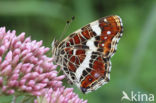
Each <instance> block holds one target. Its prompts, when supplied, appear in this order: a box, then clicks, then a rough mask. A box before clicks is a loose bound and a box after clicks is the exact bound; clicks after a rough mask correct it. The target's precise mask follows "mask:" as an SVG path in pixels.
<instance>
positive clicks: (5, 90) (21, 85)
mask: <svg viewBox="0 0 156 103" xmlns="http://www.w3.org/2000/svg"><path fill="white" fill-rule="evenodd" d="M48 51H49V48H47V47H44V46H42V41H39V42H37V41H36V40H31V38H30V37H27V38H25V33H21V34H20V35H19V36H16V31H12V32H11V31H8V32H6V30H5V27H2V28H0V95H1V94H14V93H17V92H19V93H22V94H24V93H29V94H32V95H34V96H38V99H37V100H35V102H36V103H86V102H87V101H83V100H82V99H79V97H78V95H77V94H75V93H74V92H73V89H72V88H66V89H65V88H64V86H62V79H64V77H65V76H64V75H61V76H57V74H58V73H57V71H56V67H57V66H56V65H54V64H53V58H50V57H47V56H46V55H45V53H47V52H48ZM41 98H44V99H43V100H44V101H43V100H42V101H41Z"/></svg>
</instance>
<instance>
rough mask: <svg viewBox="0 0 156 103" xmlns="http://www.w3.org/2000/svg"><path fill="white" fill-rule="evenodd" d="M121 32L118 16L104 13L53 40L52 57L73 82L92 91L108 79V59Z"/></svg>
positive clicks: (87, 90) (109, 66) (83, 90)
mask: <svg viewBox="0 0 156 103" xmlns="http://www.w3.org/2000/svg"><path fill="white" fill-rule="evenodd" d="M122 32H123V26H122V21H121V19H120V17H119V16H116V15H115V16H108V17H103V18H101V19H99V20H96V21H94V22H92V23H90V24H88V25H86V26H84V27H82V28H81V29H79V30H77V31H76V32H74V33H72V34H71V35H69V36H68V37H66V38H65V39H64V40H63V41H61V42H58V41H56V40H55V41H53V44H52V47H53V49H52V50H53V57H54V58H55V61H56V63H57V64H58V65H60V66H61V68H62V70H63V72H64V73H65V75H66V76H67V78H68V79H69V80H70V81H71V82H72V83H73V84H75V85H77V87H78V88H80V89H81V91H82V92H83V93H88V92H91V91H93V90H96V89H97V88H99V87H101V86H102V85H104V84H106V83H107V82H108V81H109V79H110V71H111V61H110V59H111V57H112V56H113V54H114V53H115V51H116V49H117V43H118V41H119V39H120V37H121V36H122Z"/></svg>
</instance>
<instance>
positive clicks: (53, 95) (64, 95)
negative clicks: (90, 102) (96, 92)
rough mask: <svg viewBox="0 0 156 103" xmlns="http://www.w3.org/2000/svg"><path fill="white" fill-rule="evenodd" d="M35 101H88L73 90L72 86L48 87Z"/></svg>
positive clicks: (70, 102)
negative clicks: (54, 88) (55, 88)
mask: <svg viewBox="0 0 156 103" xmlns="http://www.w3.org/2000/svg"><path fill="white" fill-rule="evenodd" d="M35 103H87V100H85V101H83V100H82V99H80V98H79V97H78V95H77V94H75V93H74V92H73V89H72V88H66V89H65V88H64V87H61V88H58V89H57V90H55V91H54V90H53V89H52V88H51V89H48V90H47V91H46V92H45V94H44V95H43V96H42V97H38V99H37V100H36V101H35Z"/></svg>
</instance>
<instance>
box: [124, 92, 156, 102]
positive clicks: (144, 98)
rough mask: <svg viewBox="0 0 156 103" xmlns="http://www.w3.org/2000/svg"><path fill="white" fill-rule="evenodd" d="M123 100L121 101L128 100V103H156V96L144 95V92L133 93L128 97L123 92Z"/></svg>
mask: <svg viewBox="0 0 156 103" xmlns="http://www.w3.org/2000/svg"><path fill="white" fill-rule="evenodd" d="M122 94H123V96H122V98H121V101H123V100H128V101H135V102H137V101H141V102H152V101H154V94H150V93H149V94H147V93H142V92H134V91H131V93H130V95H128V94H127V93H126V92H125V91H122Z"/></svg>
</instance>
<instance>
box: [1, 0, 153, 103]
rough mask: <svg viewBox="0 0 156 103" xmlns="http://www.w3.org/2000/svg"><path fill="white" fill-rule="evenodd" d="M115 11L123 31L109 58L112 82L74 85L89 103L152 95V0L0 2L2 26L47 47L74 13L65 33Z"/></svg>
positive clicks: (109, 102) (122, 102) (21, 0)
mask: <svg viewBox="0 0 156 103" xmlns="http://www.w3.org/2000/svg"><path fill="white" fill-rule="evenodd" d="M113 14H116V15H119V16H120V17H121V18H122V20H123V24H124V34H123V37H122V38H121V39H120V42H119V44H118V50H117V52H116V54H115V55H114V56H113V58H112V59H111V60H112V71H111V80H110V82H109V83H108V84H106V85H104V86H103V87H101V88H100V89H98V90H97V91H94V92H92V93H89V94H86V95H84V94H82V93H81V92H80V90H79V89H77V88H76V87H75V86H74V88H75V89H74V91H75V92H76V93H78V94H79V96H80V97H81V98H83V99H87V100H88V102H89V103H129V102H128V101H127V100H123V101H121V97H122V91H125V92H126V93H127V94H128V95H129V96H130V93H131V91H134V92H135V93H138V92H140V93H143V94H145V93H146V94H154V95H155V96H156V34H155V33H156V1H155V0H0V27H2V26H5V27H6V28H7V30H16V31H17V34H20V33H21V32H26V36H27V37H28V36H31V37H32V39H34V40H38V41H39V40H43V44H44V45H45V46H48V47H50V46H51V42H52V40H53V38H54V37H55V38H56V39H58V38H59V36H60V35H61V33H62V32H63V29H64V26H65V23H66V21H67V20H68V19H70V18H71V17H72V16H75V17H76V18H75V20H74V22H72V24H71V26H70V28H69V29H68V32H67V33H66V36H67V35H69V34H70V33H71V32H74V31H75V30H77V29H79V28H80V27H82V26H84V25H86V24H88V23H90V22H92V21H94V20H96V19H98V18H101V17H103V16H108V15H113ZM64 84H66V81H65V82H64ZM66 85H67V84H66ZM67 86H68V87H73V86H70V85H67ZM130 103H135V102H130ZM137 103H145V102H137ZM146 103H151V102H146ZM153 103H156V100H155V102H153Z"/></svg>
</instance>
